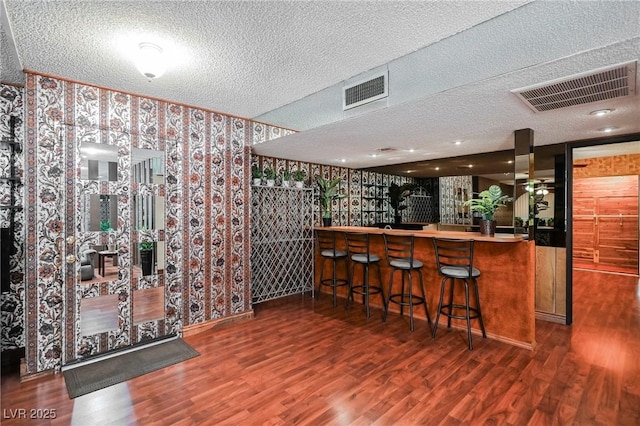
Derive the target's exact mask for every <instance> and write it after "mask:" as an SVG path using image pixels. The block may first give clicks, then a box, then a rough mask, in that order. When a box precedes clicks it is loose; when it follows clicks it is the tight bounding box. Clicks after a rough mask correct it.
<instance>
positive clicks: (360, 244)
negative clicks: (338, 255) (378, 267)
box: [345, 232, 379, 263]
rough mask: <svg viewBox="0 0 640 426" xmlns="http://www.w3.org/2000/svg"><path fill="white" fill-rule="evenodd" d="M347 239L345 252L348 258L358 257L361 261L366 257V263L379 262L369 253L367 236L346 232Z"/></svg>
mask: <svg viewBox="0 0 640 426" xmlns="http://www.w3.org/2000/svg"><path fill="white" fill-rule="evenodd" d="M345 235H346V238H347V250H348V251H349V257H350V258H351V259H353V256H354V255H356V256H357V255H360V256H361V257H363V259H364V258H365V256H366V261H367V263H370V262H371V261H372V260H373V261H375V260H379V258H378V257H377V256H372V255H371V253H370V251H369V234H366V233H361V232H353V233H352V232H348V233H347V234H345Z"/></svg>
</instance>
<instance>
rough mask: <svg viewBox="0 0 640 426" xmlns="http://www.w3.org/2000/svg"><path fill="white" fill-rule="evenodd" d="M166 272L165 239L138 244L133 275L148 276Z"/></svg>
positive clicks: (134, 257) (135, 251)
mask: <svg viewBox="0 0 640 426" xmlns="http://www.w3.org/2000/svg"><path fill="white" fill-rule="evenodd" d="M162 273H164V241H144V242H140V243H138V244H136V247H135V250H134V254H133V276H134V277H146V276H149V275H157V274H162Z"/></svg>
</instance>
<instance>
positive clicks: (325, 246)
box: [316, 229, 349, 308]
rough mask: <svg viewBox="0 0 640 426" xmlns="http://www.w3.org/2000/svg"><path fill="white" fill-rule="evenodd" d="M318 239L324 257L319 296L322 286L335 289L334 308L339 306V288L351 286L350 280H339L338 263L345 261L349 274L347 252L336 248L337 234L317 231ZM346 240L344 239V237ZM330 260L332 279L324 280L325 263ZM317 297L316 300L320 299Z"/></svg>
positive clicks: (321, 267) (321, 254)
mask: <svg viewBox="0 0 640 426" xmlns="http://www.w3.org/2000/svg"><path fill="white" fill-rule="evenodd" d="M316 239H317V241H318V248H319V249H320V256H322V265H321V266H320V281H319V283H318V292H317V293H316V294H317V295H318V296H319V295H320V286H323V285H325V286H328V287H331V288H333V307H334V308H335V307H336V306H338V299H337V294H336V291H337V288H338V287H341V286H345V285H348V284H349V280H348V279H344V278H338V277H337V270H336V266H337V263H338V261H340V260H344V262H345V269H346V270H347V274H348V273H349V267H348V266H349V265H348V263H347V259H348V258H347V251H346V250H339V249H338V248H337V246H336V232H335V231H327V230H320V229H316ZM343 239H344V237H343ZM327 260H330V261H331V262H332V270H333V272H332V277H331V278H324V262H325V261H327ZM318 296H316V298H317V297H318Z"/></svg>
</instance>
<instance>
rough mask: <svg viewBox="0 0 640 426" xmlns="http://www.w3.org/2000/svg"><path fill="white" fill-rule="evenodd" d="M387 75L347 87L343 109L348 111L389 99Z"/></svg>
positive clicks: (344, 91) (345, 88)
mask: <svg viewBox="0 0 640 426" xmlns="http://www.w3.org/2000/svg"><path fill="white" fill-rule="evenodd" d="M387 93H388V91H387V73H384V74H382V75H379V76H377V77H374V78H371V79H368V80H367V81H363V82H358V83H355V84H351V85H349V86H345V87H344V90H343V96H342V97H343V109H345V110H347V109H350V108H354V107H357V106H360V105H363V104H366V103H369V102H373V101H376V100H378V99H382V98H385V97H387Z"/></svg>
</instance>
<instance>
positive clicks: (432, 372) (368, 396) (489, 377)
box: [2, 271, 640, 425]
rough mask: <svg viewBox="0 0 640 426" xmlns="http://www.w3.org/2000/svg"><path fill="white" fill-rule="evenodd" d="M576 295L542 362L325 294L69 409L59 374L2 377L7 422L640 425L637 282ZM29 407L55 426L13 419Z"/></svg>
mask: <svg viewBox="0 0 640 426" xmlns="http://www.w3.org/2000/svg"><path fill="white" fill-rule="evenodd" d="M574 291H575V294H574V299H575V304H574V317H575V323H574V325H573V326H571V327H566V326H563V325H558V324H553V323H548V322H543V321H539V322H537V333H536V337H537V341H538V347H537V348H536V350H535V351H529V350H526V349H520V348H516V347H513V346H510V345H507V344H504V343H500V342H496V341H491V340H483V339H481V338H480V337H479V336H474V350H473V351H468V350H467V345H466V341H465V332H464V331H463V330H447V329H446V327H441V328H439V330H438V337H437V338H436V339H435V340H432V339H431V338H430V335H429V331H430V330H429V329H428V326H427V324H426V323H425V322H424V321H418V322H417V324H416V330H415V332H413V333H411V332H410V331H409V325H408V321H407V319H406V318H403V317H400V316H398V315H390V317H389V319H388V320H387V322H386V323H382V321H381V312H380V311H373V312H372V315H371V318H369V319H368V320H367V319H366V318H365V315H364V310H363V308H362V305H359V304H355V305H353V304H352V306H351V308H350V309H349V311H346V312H345V309H344V305H342V304H341V305H339V306H338V307H337V308H333V307H332V304H331V297H330V296H329V295H326V294H322V295H321V297H320V299H318V300H313V299H311V298H310V297H309V295H306V296H304V297H302V296H293V297H289V298H286V299H281V300H276V301H271V302H266V303H264V304H260V305H257V306H256V309H255V314H256V317H255V319H253V320H249V321H245V322H238V323H233V324H228V325H226V326H222V327H219V328H217V329H214V330H210V331H206V332H203V333H201V334H198V335H195V336H192V337H189V338H187V339H186V340H187V342H188V343H190V344H191V345H193V346H194V347H195V348H196V349H197V350H198V351H199V352H200V353H201V354H202V355H201V356H199V357H197V358H194V359H191V360H188V361H186V362H183V363H181V364H178V365H174V366H171V367H167V368H164V369H162V370H160V371H157V372H154V373H150V374H147V375H145V376H142V377H139V378H136V379H134V380H130V381H128V382H126V383H122V384H120V385H116V386H112V387H110V388H107V389H104V390H101V391H98V392H94V393H92V394H89V395H85V396H82V397H80V398H77V399H75V400H69V398H68V396H67V392H66V389H65V385H64V380H63V377H62V375H55V376H50V377H45V378H42V379H37V380H33V381H30V382H25V383H19V380H18V377H17V375H15V374H12V375H5V376H3V377H2V415H3V417H2V424H3V425H5V424H6V425H17V424H29V425H32V424H44V425H48V424H52V425H67V424H78V425H100V424H118V425H119V424H140V425H203V424H207V425H215V424H222V425H257V424H260V425H263V424H266V425H289V424H300V425H325V424H326V425H369V424H373V425H438V424H446V425H462V424H464V425H475V424H478V425H480V424H509V425H555V424H557V425H567V424H576V425H638V424H640V303H639V299H640V292H639V289H638V279H637V278H634V277H625V276H615V275H611V274H601V273H597V272H587V271H575V272H574ZM21 408H23V409H26V415H27V416H29V415H30V414H32V413H31V411H30V410H32V409H33V410H36V409H40V410H47V409H55V410H56V418H55V419H53V420H45V419H41V420H37V419H34V420H29V421H25V419H11V418H10V417H11V415H12V413H16V411H15V410H17V409H21ZM10 410H11V411H10ZM41 413H42V412H41ZM36 414H37V413H36Z"/></svg>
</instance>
